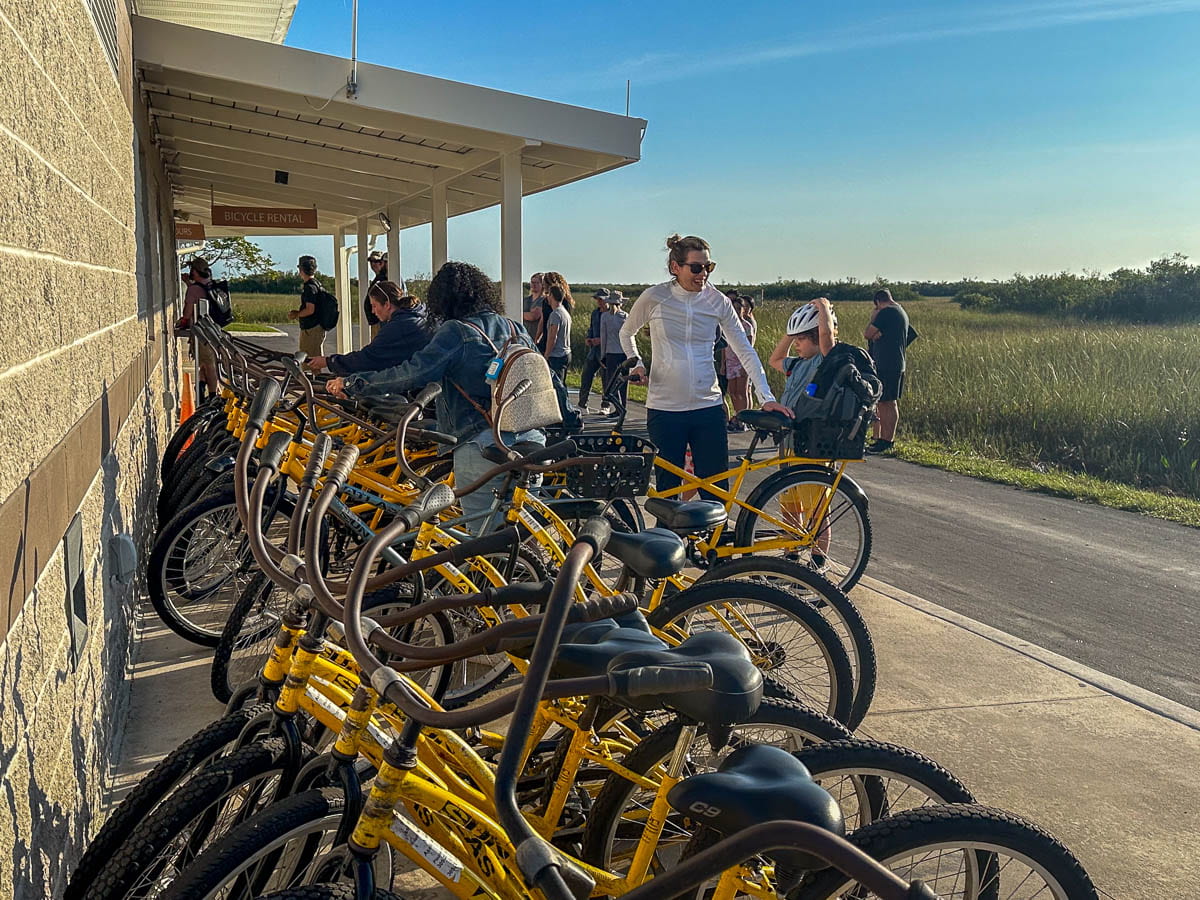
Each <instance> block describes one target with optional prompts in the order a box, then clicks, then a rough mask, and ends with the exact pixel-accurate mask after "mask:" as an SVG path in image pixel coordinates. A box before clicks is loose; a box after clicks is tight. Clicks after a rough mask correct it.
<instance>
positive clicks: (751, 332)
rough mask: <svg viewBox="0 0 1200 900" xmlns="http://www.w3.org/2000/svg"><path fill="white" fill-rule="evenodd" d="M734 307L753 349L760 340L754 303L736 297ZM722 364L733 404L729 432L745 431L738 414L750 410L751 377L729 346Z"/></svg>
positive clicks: (726, 389)
mask: <svg viewBox="0 0 1200 900" xmlns="http://www.w3.org/2000/svg"><path fill="white" fill-rule="evenodd" d="M733 306H734V309H736V310H737V312H738V317H739V318H740V319H741V322H742V330H743V331H745V332H746V339H747V340H748V341H750V346H751V347H753V346H754V342H755V340H756V339H757V338H758V322H757V321H756V320H755V318H754V301H753V300H752V299H750V297H748V296H747V297H736V296H735V297H734V298H733ZM721 364H722V365H723V366H724V367H725V385H726V388H725V392H726V393H727V394H728V395H729V402H730V403H732V404H733V418H731V419H730V420H729V430H730V431H733V432H737V431H745V430H746V426H745V425H743V424H742V423H741V422H740V421H738V418H737V414H738V413H740V412H741V411H742V410H743V409H749V408H750V376H748V375H747V374H746V368H745V367H744V366H743V365H742V363H741V361H740V360H739V359H738V358H737V355H736V354H735V353H734V352H733V350H731V349H730V348H729V347H728V346H726V348H725V354H724V357H723V358H722V360H721Z"/></svg>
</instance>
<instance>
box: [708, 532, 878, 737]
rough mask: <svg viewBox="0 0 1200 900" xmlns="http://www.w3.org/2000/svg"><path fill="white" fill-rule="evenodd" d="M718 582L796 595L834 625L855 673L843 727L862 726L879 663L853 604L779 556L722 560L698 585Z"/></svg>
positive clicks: (819, 578) (834, 588)
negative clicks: (759, 584) (736, 581)
mask: <svg viewBox="0 0 1200 900" xmlns="http://www.w3.org/2000/svg"><path fill="white" fill-rule="evenodd" d="M719 578H747V579H751V580H755V579H758V580H762V581H764V582H765V583H767V584H770V585H772V586H773V587H778V588H781V589H783V590H787V591H791V592H793V593H798V594H799V596H800V598H801V599H802V600H808V601H809V602H810V603H812V604H813V605H814V606H816V608H817V609H818V610H819V611H820V612H821V614H822V615H823V616H825V618H826V619H827V620H828V621H829V623H830V624H831V625H833V627H834V630H835V631H837V633H838V637H840V638H841V639H842V643H843V644H845V646H846V652H847V653H849V654H850V666H851V668H852V670H853V672H854V702H853V704H852V705H851V707H850V718H849V720H848V721H847V722H846V724H847V725H849V726H850V728H851V729H854V728H857V727H858V726H859V725H861V724H862V721H863V719H865V718H866V716H867V712H868V711H870V709H871V703H872V701H873V700H874V699H875V688H876V686H877V682H878V679H879V660H878V658H877V656H876V654H875V641H874V639H873V638H872V637H871V630H870V628H869V627H868V626H867V621H866V619H864V618H863V616H862V613H861V612H859V610H858V607H857V606H855V605H854V601H853V600H851V599H850V598H849V597H848V596H847V595H846V593H845V592H844V591H843V590H842V589H841V588H839V587H838V586H837V585H835V584H834V583H833V582H832V581H830V580H829V579H828V578H826V577H825V576H824V575H821V574H820V573H819V572H815V571H813V570H812V569H810V568H809V567H808V566H805V565H802V564H801V563H798V562H794V561H793V560H790V559H784V558H783V557H779V556H757V555H756V556H742V557H739V558H737V559H728V560H723V561H721V562H719V563H718V564H717V565H716V566H714V567H713V568H711V569H709V570H708V571H706V572H705V573H704V574H703V575H701V576H700V578H698V579H697V581H698V582H701V583H703V582H707V581H713V580H715V579H719Z"/></svg>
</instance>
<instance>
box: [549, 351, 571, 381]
mask: <svg viewBox="0 0 1200 900" xmlns="http://www.w3.org/2000/svg"><path fill="white" fill-rule="evenodd" d="M546 362H548V363H550V371H551V372H553V373H554V374H555V375H557V376H558V377H559V378H561V379H562V383H563V384H566V383H567V366H569V365H570V364H571V357H569V356H551V357H550V358H549V359H547V360H546Z"/></svg>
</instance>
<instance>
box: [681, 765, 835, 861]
mask: <svg viewBox="0 0 1200 900" xmlns="http://www.w3.org/2000/svg"><path fill="white" fill-rule="evenodd" d="M667 802H668V803H670V804H671V807H672V809H674V810H676V811H677V812H679V813H682V814H683V815H685V816H687V817H688V818H690V819H692V820H694V821H697V822H703V823H704V824H705V825H707V826H709V827H710V828H713V829H715V830H716V831H719V832H720V833H721V834H723V835H726V836H728V835H731V834H736V833H737V832H739V831H742V830H743V829H746V828H750V827H751V826H753V825H758V824H760V823H762V822H772V821H775V820H777V819H792V820H798V821H801V822H807V823H808V824H810V825H816V826H818V827H819V828H824V829H825V830H826V831H831V832H833V833H834V834H836V835H839V836H841V835H844V834H845V831H846V824H845V821H844V820H843V818H842V810H841V807H840V806H839V805H838V802H837V801H836V800H834V799H833V797H831V796H830V795H829V793H828V792H827V791H826V790H825V789H824V788H822V787H821V786H820V785H818V784H817V783H816V782H815V781H813V780H812V776H811V775H810V774H809V772H808V769H807V768H805V767H804V764H803V763H802V762H800V761H799V760H798V759H796V758H795V757H794V756H792V755H791V754H790V753H788V752H787V751H786V750H783V749H781V748H779V747H771V746H769V745H767V744H751V745H749V746H747V747H742V748H741V749H739V750H735V751H734V752H733V753H731V754H729V756H727V757H726V758H725V759H724V760H722V762H721V765H720V767H719V768H718V769H717V771H716V772H705V773H703V774H700V775H693V776H691V777H690V778H685V779H684V780H683V781H681V782H679V784H677V785H675V787H673V788H671V791H670V793H669V794H667ZM770 856H771V858H772V859H774V860H775V862H776V863H777V864H779V865H783V866H786V867H788V868H789V869H792V870H793V871H795V872H802V871H811V870H816V869H824V868H825V867H826V866H825V863H824V862H823V861H821V860H820V859H818V858H817V857H815V856H812V855H810V854H808V853H805V852H803V851H801V850H772V851H771V853H770Z"/></svg>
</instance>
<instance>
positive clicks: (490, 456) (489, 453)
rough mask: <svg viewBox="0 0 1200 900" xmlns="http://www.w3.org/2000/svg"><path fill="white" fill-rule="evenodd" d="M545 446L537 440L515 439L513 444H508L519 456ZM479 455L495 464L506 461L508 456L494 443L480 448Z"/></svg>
mask: <svg viewBox="0 0 1200 900" xmlns="http://www.w3.org/2000/svg"><path fill="white" fill-rule="evenodd" d="M545 446H546V445H545V444H539V443H538V442H537V441H517V442H516V443H515V444H510V445H509V447H510V449H512V450H514V451H516V453H517V454H518V455H520V456H527V455H528V454H530V453H533V452H534V451H535V450H541V449H542V448H543V447H545ZM480 455H481V456H483V458H484V459H486V460H487V461H488V462H490V463H495V464H496V465H500V463H506V462H508V457H507V456H506V455H505V453H504V451H503V450H501V449H500V448H499V447H497V446H496V445H494V444H493V445H492V446H490V447H484V448H483V449H482V450H480Z"/></svg>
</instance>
